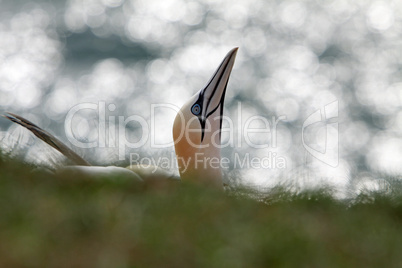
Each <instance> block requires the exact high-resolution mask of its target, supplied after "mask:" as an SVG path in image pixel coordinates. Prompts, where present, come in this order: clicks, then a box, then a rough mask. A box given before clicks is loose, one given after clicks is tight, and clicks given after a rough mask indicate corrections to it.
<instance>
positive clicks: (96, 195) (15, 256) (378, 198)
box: [0, 157, 402, 267]
mask: <svg viewBox="0 0 402 268" xmlns="http://www.w3.org/2000/svg"><path fill="white" fill-rule="evenodd" d="M0 159H1V158H0ZM0 172H1V173H0V267H402V255H401V252H402V195H400V194H394V195H389V196H383V195H375V194H368V195H364V196H363V195H362V196H360V197H359V198H358V199H357V200H355V201H353V202H347V203H344V202H340V201H336V200H334V199H332V198H331V196H330V195H328V194H326V193H325V191H323V192H315V193H302V194H291V193H289V192H286V191H285V190H278V189H277V190H275V191H272V193H271V194H268V195H266V196H264V197H262V198H259V201H257V200H255V199H253V198H249V197H247V196H249V195H250V194H249V192H247V191H246V190H240V189H237V190H232V191H230V192H226V193H222V192H217V191H214V190H211V189H206V188H201V187H197V186H192V185H186V184H181V185H177V184H174V185H171V184H163V185H161V184H156V183H146V184H136V183H132V182H127V181H120V180H119V179H118V178H115V179H114V180H110V181H94V180H89V179H86V178H68V177H60V176H54V175H49V174H46V173H41V172H32V171H31V168H30V167H29V166H27V165H23V164H20V163H16V162H13V161H9V160H5V159H4V157H3V159H1V160H0Z"/></svg>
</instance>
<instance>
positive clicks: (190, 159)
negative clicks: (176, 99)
mask: <svg viewBox="0 0 402 268" xmlns="http://www.w3.org/2000/svg"><path fill="white" fill-rule="evenodd" d="M178 120H180V119H178ZM207 120H208V122H207V123H206V126H207V127H206V129H205V131H204V136H203V139H202V142H201V143H200V140H201V133H200V132H199V133H194V132H189V133H188V134H186V133H184V134H183V135H182V136H181V138H180V139H179V140H176V145H175V150H176V157H177V162H178V166H179V171H180V177H181V179H182V180H183V181H192V182H196V183H200V184H205V185H208V186H212V187H217V188H222V187H223V186H222V185H223V183H222V171H221V155H220V151H221V149H220V127H221V126H220V119H219V112H218V111H217V112H216V114H215V113H214V114H212V115H211V116H210V117H209V118H208V119H207ZM187 129H188V128H187ZM190 129H191V127H190ZM195 145H196V146H195Z"/></svg>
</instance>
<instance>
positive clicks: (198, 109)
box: [191, 104, 201, 115]
mask: <svg viewBox="0 0 402 268" xmlns="http://www.w3.org/2000/svg"><path fill="white" fill-rule="evenodd" d="M191 112H192V113H193V114H194V115H199V114H200V113H201V106H200V105H199V104H194V105H193V107H191Z"/></svg>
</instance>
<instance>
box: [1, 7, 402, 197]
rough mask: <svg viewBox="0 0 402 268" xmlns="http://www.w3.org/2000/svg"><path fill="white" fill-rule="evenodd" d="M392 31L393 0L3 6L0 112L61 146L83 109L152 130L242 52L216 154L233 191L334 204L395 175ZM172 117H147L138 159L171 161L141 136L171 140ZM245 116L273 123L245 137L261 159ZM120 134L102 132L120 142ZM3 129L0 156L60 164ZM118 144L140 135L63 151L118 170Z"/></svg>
mask: <svg viewBox="0 0 402 268" xmlns="http://www.w3.org/2000/svg"><path fill="white" fill-rule="evenodd" d="M401 33H402V3H401V2H399V1H366V0H365V1H363V0H360V1H330V0H326V1H314V0H310V1H309V0H306V1H263V0H247V1H233V0H232V1H210V0H204V1H196V0H194V1H182V0H164V1H154V0H147V1H145V0H144V1H141V0H88V1H81V0H70V1H45V0H42V1H40V0H37V1H12V0H0V112H1V113H4V112H5V111H11V112H14V113H16V114H20V115H22V116H24V117H26V118H28V119H30V120H31V121H33V122H35V123H37V124H38V125H39V126H41V127H43V128H44V129H46V130H49V131H50V132H51V133H54V134H55V135H56V136H57V137H60V139H61V140H62V141H65V142H66V143H68V140H67V137H66V133H65V125H64V123H65V118H66V115H67V114H68V112H69V111H70V110H71V108H72V107H74V106H75V105H77V104H80V103H95V104H97V105H98V106H99V107H100V106H101V105H103V104H102V103H104V105H105V107H106V108H105V109H106V110H105V113H106V118H109V116H112V117H115V118H118V116H125V117H126V118H127V117H128V116H131V115H140V116H141V117H143V118H144V119H145V120H146V122H147V123H149V124H150V123H151V104H161V103H167V104H174V105H177V106H181V105H182V104H183V103H184V102H185V101H186V100H187V99H188V98H189V97H191V96H192V95H193V94H194V93H195V92H196V91H198V90H199V89H201V87H203V86H204V85H205V83H206V82H207V81H208V79H209V77H210V76H211V75H212V73H213V71H214V70H215V68H216V67H217V66H218V64H219V63H220V61H221V60H222V59H223V57H224V55H225V54H226V53H227V52H228V51H229V50H230V49H231V48H233V47H237V46H238V47H240V49H239V52H238V56H237V60H236V63H235V67H234V69H233V72H232V77H231V79H230V82H229V87H228V90H227V95H226V100H225V110H224V114H225V116H228V117H229V118H232V119H233V129H234V133H233V137H232V136H231V135H230V134H229V132H230V131H224V132H223V143H225V144H228V146H225V148H223V149H222V156H223V157H227V158H229V159H230V160H231V161H230V164H229V165H228V166H227V168H225V174H226V176H227V178H228V180H229V181H230V182H231V183H233V184H247V185H252V186H254V187H257V188H259V189H261V190H264V189H265V188H269V187H272V186H275V185H278V184H281V185H287V186H288V187H292V188H294V189H296V190H297V189H300V188H305V187H317V186H329V187H333V188H334V189H336V194H337V195H338V196H340V197H345V196H346V197H347V196H348V195H350V194H351V193H359V192H360V191H363V190H367V189H368V190H371V191H377V190H378V191H388V190H389V189H388V187H389V184H388V180H389V179H390V178H392V179H395V180H398V179H400V178H401V174H402V109H401V105H402V69H401V67H402V50H401V45H402V35H401ZM328 105H329V106H328ZM312 115H314V116H313V117H310V116H312ZM174 116H175V112H174V111H173V110H169V109H165V110H163V109H160V110H159V111H157V112H156V114H155V116H154V120H155V121H154V122H155V129H156V132H155V133H154V136H153V137H150V138H149V139H148V140H147V142H146V143H145V144H144V145H143V146H141V148H138V149H136V150H135V152H136V153H138V154H140V155H141V157H151V156H152V157H153V158H156V157H162V156H166V157H170V156H171V155H172V152H173V146H170V147H167V148H163V149H160V148H152V146H151V142H152V141H151V138H152V139H155V142H157V143H158V144H162V143H167V142H170V141H172V134H171V127H172V123H173V120H174ZM252 116H261V117H264V118H266V120H267V121H268V122H269V123H270V125H269V126H270V132H268V133H252V134H249V135H248V138H249V139H250V140H251V141H252V142H253V144H259V145H264V144H267V145H268V146H266V148H255V147H256V146H250V145H249V144H247V142H245V138H244V135H242V133H243V130H244V128H245V127H247V126H245V125H247V124H249V125H248V126H249V127H252V128H263V127H264V126H265V125H264V121H263V120H261V119H258V118H257V119H256V120H253V121H250V122H248V123H247V120H248V119H249V118H251V117H252ZM98 117H99V116H98V112H97V111H95V110H88V109H87V110H86V111H81V112H79V113H77V114H76V115H75V117H74V121H73V125H72V132H73V134H74V136H75V138H76V139H77V140H80V141H82V142H91V141H96V140H98V139H99V131H98V130H99V127H100V126H99V118H98ZM308 118H310V119H311V120H310V121H309V122H308V123H306V120H307V119H308ZM278 119H279V121H277V128H276V130H275V129H273V125H274V124H273V122H274V121H275V120H278ZM117 124H118V120H117V119H116V120H115V121H113V120H112V121H111V120H108V122H107V124H106V126H107V127H108V129H116V131H117V129H118V127H117ZM224 127H225V128H226V129H227V128H229V127H231V124H230V123H229V122H226V121H225V123H224ZM0 130H1V139H2V141H1V142H0V144H1V147H0V148H2V150H3V151H4V152H6V153H9V154H11V155H13V156H16V157H18V156H20V157H23V158H24V160H26V161H28V162H33V163H35V164H38V165H43V164H45V163H47V162H49V161H53V162H57V161H59V160H61V161H62V159H61V158H60V157H59V156H58V154H57V153H56V152H53V151H52V150H50V149H48V148H47V147H46V146H44V144H43V143H42V142H40V141H35V139H34V138H33V136H32V135H30V134H28V133H27V132H26V131H25V130H22V128H20V127H17V126H16V125H13V124H11V123H10V122H8V121H7V120H6V119H1V120H0ZM239 133H240V137H241V138H240V139H239V138H238V137H239ZM148 134H149V133H148ZM274 134H275V135H274ZM119 135H120V136H119ZM121 135H124V136H125V137H128V138H127V139H128V140H130V141H131V142H135V141H138V140H139V139H140V138H141V135H147V133H145V132H144V130H143V129H142V128H141V125H139V124H138V122H137V123H136V122H131V123H130V124H128V125H127V129H126V131H125V132H124V133H122V132H120V133H117V135H116V137H113V135H112V136H107V137H108V138H109V141H110V138H112V142H108V143H106V144H105V148H91V149H80V148H76V147H74V146H72V147H73V148H74V150H76V151H78V152H79V153H80V154H81V155H82V156H83V157H84V158H86V159H88V160H89V161H91V162H92V163H95V164H99V165H108V164H109V165H110V164H119V165H123V164H126V163H127V161H128V155H127V157H126V160H125V161H121V160H119V158H118V149H119V147H118V146H116V144H115V140H116V141H117V140H118V139H119V138H120V139H122V137H121ZM232 138H233V139H234V142H230V141H232V140H231V139H232ZM68 144H70V143H68ZM113 144H114V145H113ZM70 145H71V144H70ZM98 147H99V146H98ZM306 148H310V152H309V151H308V149H306ZM132 151H133V150H130V149H127V152H126V153H127V154H128V153H129V152H132ZM314 151H315V152H318V153H316V155H315V156H314V155H313V154H312V152H314ZM247 155H248V156H249V157H250V158H253V157H256V158H259V159H262V158H264V157H268V158H270V159H269V161H271V162H270V163H269V164H268V165H269V167H266V166H265V167H263V168H257V167H253V166H247V165H244V166H241V165H238V163H237V164H236V157H238V159H241V160H242V159H244V158H245V157H246V156H247ZM323 155H327V156H328V155H330V157H331V159H329V158H327V159H324V160H323V159H320V157H321V158H322V156H323ZM49 159H50V160H49ZM238 159H237V160H238ZM267 161H268V160H267ZM275 161H276V163H274V162H275ZM278 161H279V162H281V161H282V162H284V164H285V165H284V166H283V165H282V164H279V163H278ZM170 168H171V169H172V170H174V169H175V167H173V166H172V167H170ZM176 172H177V171H176Z"/></svg>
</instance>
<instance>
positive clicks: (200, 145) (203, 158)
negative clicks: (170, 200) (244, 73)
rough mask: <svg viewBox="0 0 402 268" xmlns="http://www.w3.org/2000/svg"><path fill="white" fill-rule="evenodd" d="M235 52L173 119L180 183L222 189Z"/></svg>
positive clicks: (235, 49) (230, 53)
mask: <svg viewBox="0 0 402 268" xmlns="http://www.w3.org/2000/svg"><path fill="white" fill-rule="evenodd" d="M237 49H238V48H234V49H232V50H231V51H229V53H228V54H227V55H226V57H225V58H224V59H223V61H222V63H221V64H220V65H219V67H218V69H217V70H216V71H215V73H214V75H213V76H212V78H211V79H210V80H209V82H208V83H207V85H206V86H205V87H204V88H203V89H201V90H200V91H198V92H197V93H196V94H195V95H194V96H193V97H192V98H191V99H190V100H189V101H187V102H186V103H185V104H184V105H183V107H182V108H181V109H180V111H179V112H178V114H177V116H176V119H175V121H174V126H173V138H174V141H175V150H176V156H177V161H178V165H179V171H180V176H181V178H182V179H183V180H195V181H197V182H201V183H206V184H208V185H211V184H212V185H216V186H218V187H222V174H221V169H220V141H221V127H222V116H223V103H224V100H225V92H226V87H227V84H228V81H229V77H230V73H231V71H232V68H233V65H234V62H235V58H236V53H237Z"/></svg>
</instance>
